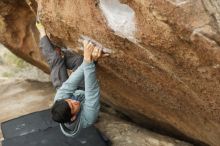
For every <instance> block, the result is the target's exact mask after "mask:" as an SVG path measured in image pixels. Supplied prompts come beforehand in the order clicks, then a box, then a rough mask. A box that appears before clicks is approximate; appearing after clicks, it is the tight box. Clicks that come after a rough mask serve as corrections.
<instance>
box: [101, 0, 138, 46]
mask: <svg viewBox="0 0 220 146" xmlns="http://www.w3.org/2000/svg"><path fill="white" fill-rule="evenodd" d="M99 6H100V9H101V10H102V12H103V14H104V16H105V18H106V20H107V23H108V26H109V27H110V28H111V29H112V30H114V32H115V33H116V35H119V36H121V37H123V38H127V39H129V40H131V41H133V42H136V41H135V31H136V27H135V12H134V10H132V9H131V8H130V7H129V6H128V5H126V4H122V3H120V2H119V1H118V0H100V5H99Z"/></svg>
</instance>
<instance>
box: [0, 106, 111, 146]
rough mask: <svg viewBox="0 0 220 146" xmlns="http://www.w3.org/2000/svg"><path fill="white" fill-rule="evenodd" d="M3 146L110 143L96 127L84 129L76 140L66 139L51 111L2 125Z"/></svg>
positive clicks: (87, 145) (60, 145)
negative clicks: (52, 117) (54, 120)
mask: <svg viewBox="0 0 220 146" xmlns="http://www.w3.org/2000/svg"><path fill="white" fill-rule="evenodd" d="M1 128H2V133H3V136H4V141H3V142H2V146H107V145H108V144H109V141H107V140H106V139H104V138H103V136H102V135H100V133H99V131H98V130H97V129H96V128H95V127H94V126H92V127H89V128H86V129H82V131H81V132H80V133H79V135H77V136H76V137H74V138H71V137H66V136H64V135H63V134H62V132H61V131H60V127H59V125H58V124H57V123H55V122H53V121H52V120H51V116H50V111H49V110H45V111H41V112H36V113H32V114H28V115H25V116H22V117H19V118H16V119H13V120H9V121H7V122H4V123H2V124H1Z"/></svg>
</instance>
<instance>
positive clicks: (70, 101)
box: [65, 99, 80, 121]
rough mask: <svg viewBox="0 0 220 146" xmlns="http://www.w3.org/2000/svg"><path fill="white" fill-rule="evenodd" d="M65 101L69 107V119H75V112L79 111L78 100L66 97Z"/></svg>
mask: <svg viewBox="0 0 220 146" xmlns="http://www.w3.org/2000/svg"><path fill="white" fill-rule="evenodd" d="M65 101H66V102H67V103H68V105H69V106H70V109H71V114H72V118H71V121H74V120H75V119H76V116H77V113H78V112H79V111H80V102H79V101H76V100H73V99H66V100H65Z"/></svg>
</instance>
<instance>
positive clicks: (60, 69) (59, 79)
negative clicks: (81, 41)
mask: <svg viewBox="0 0 220 146" xmlns="http://www.w3.org/2000/svg"><path fill="white" fill-rule="evenodd" d="M40 48H41V51H42V54H43V56H44V57H45V59H46V61H47V62H48V64H49V66H50V69H51V73H50V74H51V81H52V84H53V86H54V87H55V88H56V89H58V88H59V87H60V86H61V85H62V83H63V82H65V81H66V80H67V78H68V74H67V70H66V65H65V63H64V59H63V58H62V57H61V55H59V53H57V52H56V51H55V50H54V48H53V46H52V44H51V43H50V40H49V39H48V38H47V36H46V35H45V36H43V37H42V38H41V40H40Z"/></svg>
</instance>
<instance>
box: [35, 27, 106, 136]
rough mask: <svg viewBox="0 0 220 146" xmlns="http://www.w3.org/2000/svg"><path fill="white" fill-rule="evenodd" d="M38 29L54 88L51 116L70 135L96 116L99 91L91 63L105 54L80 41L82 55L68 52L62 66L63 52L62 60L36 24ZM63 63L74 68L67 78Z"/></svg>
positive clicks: (64, 132)
mask: <svg viewBox="0 0 220 146" xmlns="http://www.w3.org/2000/svg"><path fill="white" fill-rule="evenodd" d="M38 29H39V32H40V37H41V41H40V48H41V49H42V53H43V55H44V57H45V58H46V59H47V62H48V64H49V65H50V68H51V78H52V83H53V85H54V87H55V88H56V89H57V93H56V95H55V97H54V105H53V106H52V109H51V113H52V119H53V120H54V121H56V122H58V123H60V128H61V131H62V132H63V134H64V135H66V136H72V137H73V136H75V135H76V134H77V133H79V131H80V130H81V129H82V128H86V127H88V126H90V125H92V124H93V123H94V122H95V121H96V119H97V116H98V113H99V108H100V101H99V98H100V90H99V85H98V81H97V79H96V71H95V68H96V65H95V63H94V62H95V61H97V60H98V59H99V58H101V57H105V56H108V54H104V53H103V51H102V49H101V48H100V47H97V46H95V45H94V44H93V43H91V42H89V43H88V42H86V41H84V42H83V47H84V57H82V56H80V55H78V54H76V53H75V54H73V55H71V58H72V59H71V60H72V62H71V61H69V62H70V63H72V64H69V65H66V64H65V61H64V60H65V54H64V59H63V58H62V57H61V56H60V53H57V52H56V51H55V50H54V49H53V46H52V44H51V43H50V41H49V39H48V37H47V36H46V33H45V30H44V28H43V27H38ZM58 52H59V51H58ZM67 62H68V61H67ZM81 63H82V64H81ZM80 64H81V65H80ZM67 66H72V68H73V69H76V68H77V69H76V70H75V72H74V73H72V74H71V75H70V76H69V78H68V79H67V77H68V75H67V72H66V68H67ZM83 80H84V82H83V83H84V87H83V88H85V91H83V90H79V85H80V83H82V81H83Z"/></svg>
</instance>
